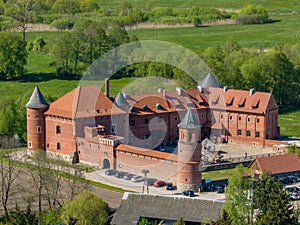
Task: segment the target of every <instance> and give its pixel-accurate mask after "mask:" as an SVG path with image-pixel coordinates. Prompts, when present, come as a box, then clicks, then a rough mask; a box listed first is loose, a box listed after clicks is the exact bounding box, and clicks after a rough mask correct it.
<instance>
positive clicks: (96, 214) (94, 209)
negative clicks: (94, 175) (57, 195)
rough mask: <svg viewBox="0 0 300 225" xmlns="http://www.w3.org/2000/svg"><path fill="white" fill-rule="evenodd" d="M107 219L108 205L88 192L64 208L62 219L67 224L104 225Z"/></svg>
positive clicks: (66, 204) (78, 196)
mask: <svg viewBox="0 0 300 225" xmlns="http://www.w3.org/2000/svg"><path fill="white" fill-rule="evenodd" d="M107 217H108V205H107V203H105V202H104V201H103V200H102V199H101V198H99V197H98V196H96V195H94V194H92V193H91V192H89V191H86V190H83V191H82V192H81V193H80V194H79V195H77V196H76V197H75V198H74V199H73V201H70V202H66V203H65V204H64V206H63V207H62V219H63V221H64V222H65V223H66V224H80V225H81V224H90V225H93V224H95V225H98V224H104V223H105V221H106V219H107Z"/></svg>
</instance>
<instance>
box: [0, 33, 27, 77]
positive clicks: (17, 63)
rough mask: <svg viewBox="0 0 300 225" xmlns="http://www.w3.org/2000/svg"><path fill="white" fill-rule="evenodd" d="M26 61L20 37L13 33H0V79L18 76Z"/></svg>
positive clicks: (21, 73) (22, 70) (22, 71)
mask: <svg viewBox="0 0 300 225" xmlns="http://www.w3.org/2000/svg"><path fill="white" fill-rule="evenodd" d="M26 63H27V51H26V49H25V45H24V42H23V41H22V38H21V37H20V36H19V35H18V34H15V33H0V79H1V80H13V79H17V78H20V77H21V76H22V75H23V74H24V71H25V65H26Z"/></svg>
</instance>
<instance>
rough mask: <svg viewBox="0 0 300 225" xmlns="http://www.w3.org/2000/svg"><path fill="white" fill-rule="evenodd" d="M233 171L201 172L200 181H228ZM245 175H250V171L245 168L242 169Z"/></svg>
mask: <svg viewBox="0 0 300 225" xmlns="http://www.w3.org/2000/svg"><path fill="white" fill-rule="evenodd" d="M234 170H235V169H226V170H215V171H209V172H203V173H202V179H205V178H210V179H211V180H223V179H228V177H230V176H231V175H232V173H233V171H234ZM244 171H245V173H247V174H248V175H249V174H250V169H248V168H247V167H244Z"/></svg>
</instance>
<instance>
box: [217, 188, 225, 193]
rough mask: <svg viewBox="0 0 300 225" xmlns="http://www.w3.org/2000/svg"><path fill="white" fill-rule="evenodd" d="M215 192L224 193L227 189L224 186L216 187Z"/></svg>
mask: <svg viewBox="0 0 300 225" xmlns="http://www.w3.org/2000/svg"><path fill="white" fill-rule="evenodd" d="M215 191H216V192H217V193H224V192H225V189H224V188H223V187H222V186H215Z"/></svg>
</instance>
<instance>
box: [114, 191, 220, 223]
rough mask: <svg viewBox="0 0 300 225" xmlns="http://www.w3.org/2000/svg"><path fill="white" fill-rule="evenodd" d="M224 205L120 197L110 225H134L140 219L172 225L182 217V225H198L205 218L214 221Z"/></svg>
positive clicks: (171, 197) (134, 195) (187, 199)
mask: <svg viewBox="0 0 300 225" xmlns="http://www.w3.org/2000/svg"><path fill="white" fill-rule="evenodd" d="M223 205H224V201H218V200H215V201H213V200H206V199H200V198H197V197H196V198H191V197H183V196H178V195H149V194H139V193H124V195H123V200H122V202H121V205H120V207H119V209H118V210H117V212H116V213H115V215H114V217H113V219H112V222H111V224H114V225H132V224H137V223H138V221H139V220H140V218H141V217H144V218H149V219H157V220H160V221H164V222H163V223H162V224H174V223H175V222H176V221H177V219H178V218H179V217H182V218H183V219H184V221H185V222H186V224H199V223H201V222H202V221H203V220H204V219H205V218H209V219H211V220H212V221H216V220H218V219H219V218H220V217H221V215H222V209H223Z"/></svg>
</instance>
